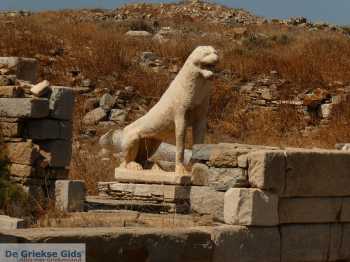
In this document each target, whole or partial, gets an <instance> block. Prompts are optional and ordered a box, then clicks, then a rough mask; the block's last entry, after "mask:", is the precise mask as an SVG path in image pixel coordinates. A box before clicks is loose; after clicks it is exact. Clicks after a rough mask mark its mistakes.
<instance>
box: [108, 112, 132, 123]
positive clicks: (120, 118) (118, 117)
mask: <svg viewBox="0 0 350 262" xmlns="http://www.w3.org/2000/svg"><path fill="white" fill-rule="evenodd" d="M127 116H128V113H127V112H126V111H125V110H122V109H112V111H111V116H110V117H109V120H111V121H114V122H117V123H119V124H124V122H125V120H126V118H127Z"/></svg>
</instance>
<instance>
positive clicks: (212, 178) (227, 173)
mask: <svg viewBox="0 0 350 262" xmlns="http://www.w3.org/2000/svg"><path fill="white" fill-rule="evenodd" d="M208 184H209V186H211V187H213V188H214V189H215V190H217V191H223V192H226V191H227V190H229V189H230V188H233V187H249V182H248V176H247V172H246V171H245V170H243V169H241V168H214V167H211V168H209V170H208Z"/></svg>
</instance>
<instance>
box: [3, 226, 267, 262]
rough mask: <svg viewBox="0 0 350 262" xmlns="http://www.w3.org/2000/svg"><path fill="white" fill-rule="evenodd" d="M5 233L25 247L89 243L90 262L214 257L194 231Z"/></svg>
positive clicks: (206, 239) (205, 261) (205, 237)
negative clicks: (31, 244)
mask: <svg viewBox="0 0 350 262" xmlns="http://www.w3.org/2000/svg"><path fill="white" fill-rule="evenodd" d="M2 233H3V234H7V235H11V236H13V237H15V238H16V241H18V242H19V241H20V242H21V243H85V244H86V257H87V261H89V262H101V261H130V262H131V261H135V262H138V261H140V262H141V261H152V262H163V261H167V262H184V261H191V262H192V261H193V262H197V261H198V262H199V261H200V262H211V257H212V244H211V237H210V234H209V233H207V232H203V231H201V230H199V229H192V228H145V227H132V228H128V227H108V228H106V227H94V228H56V229H55V228H33V229H25V230H16V231H6V232H2ZM271 262H273V261H271Z"/></svg>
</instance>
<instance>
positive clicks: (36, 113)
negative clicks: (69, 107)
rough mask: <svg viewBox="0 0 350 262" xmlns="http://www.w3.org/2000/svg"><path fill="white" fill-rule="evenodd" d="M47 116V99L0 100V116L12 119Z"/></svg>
mask: <svg viewBox="0 0 350 262" xmlns="http://www.w3.org/2000/svg"><path fill="white" fill-rule="evenodd" d="M48 115H49V102H48V100H47V99H33V98H0V116H1V117H14V118H44V117H46V116H48Z"/></svg>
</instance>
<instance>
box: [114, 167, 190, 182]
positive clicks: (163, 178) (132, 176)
mask: <svg viewBox="0 0 350 262" xmlns="http://www.w3.org/2000/svg"><path fill="white" fill-rule="evenodd" d="M114 178H115V181H116V182H119V183H135V184H158V185H184V186H186V185H191V176H189V175H178V174H176V173H174V172H164V171H156V170H140V171H135V170H129V169H123V168H116V169H115V173H114Z"/></svg>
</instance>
